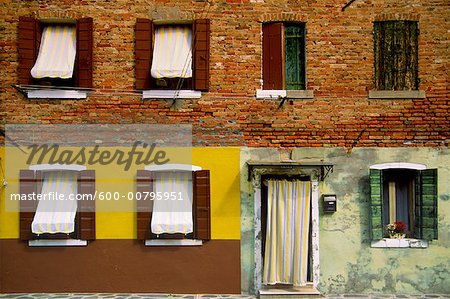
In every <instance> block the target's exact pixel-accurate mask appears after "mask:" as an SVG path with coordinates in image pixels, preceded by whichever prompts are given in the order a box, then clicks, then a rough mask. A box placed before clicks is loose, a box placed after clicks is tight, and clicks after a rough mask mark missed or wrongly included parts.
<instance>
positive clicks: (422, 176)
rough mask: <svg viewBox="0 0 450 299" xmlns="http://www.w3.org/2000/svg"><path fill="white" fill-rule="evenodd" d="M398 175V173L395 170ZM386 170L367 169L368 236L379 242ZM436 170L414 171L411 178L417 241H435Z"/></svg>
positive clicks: (381, 235)
mask: <svg viewBox="0 0 450 299" xmlns="http://www.w3.org/2000/svg"><path fill="white" fill-rule="evenodd" d="M398 170H399V171H401V169H398ZM385 171H386V170H380V169H370V174H369V180H370V236H371V239H372V240H379V239H382V238H383V237H384V236H385V235H386V233H385V223H386V219H385V217H386V216H385V215H386V209H388V208H389V207H388V206H387V205H386V201H387V200H386V198H385V197H386V195H385V194H386V192H384V191H385V190H384V189H385V180H384V176H385V174H386V172H385ZM437 178H438V174H437V169H425V170H416V171H415V174H414V195H413V196H414V198H413V202H414V204H413V205H411V207H410V208H411V209H413V215H414V219H413V221H411V222H412V223H414V230H413V235H412V237H414V238H416V239H425V240H437V238H438V219H437Z"/></svg>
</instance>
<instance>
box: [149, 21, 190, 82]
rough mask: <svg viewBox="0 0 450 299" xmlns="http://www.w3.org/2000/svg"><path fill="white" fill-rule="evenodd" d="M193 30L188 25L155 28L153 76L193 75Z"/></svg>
mask: <svg viewBox="0 0 450 299" xmlns="http://www.w3.org/2000/svg"><path fill="white" fill-rule="evenodd" d="M191 47H192V30H191V29H190V28H189V27H187V26H161V27H159V28H156V30H155V44H154V47H153V61H152V67H151V75H152V77H153V78H191V77H192V48H191Z"/></svg>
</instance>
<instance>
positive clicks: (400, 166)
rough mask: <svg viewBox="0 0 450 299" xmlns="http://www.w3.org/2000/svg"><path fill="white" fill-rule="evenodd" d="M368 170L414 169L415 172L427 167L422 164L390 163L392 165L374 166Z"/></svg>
mask: <svg viewBox="0 0 450 299" xmlns="http://www.w3.org/2000/svg"><path fill="white" fill-rule="evenodd" d="M370 169H379V170H383V169H415V170H424V169H427V166H426V165H424V164H417V163H405V162H392V163H382V164H374V165H371V166H370Z"/></svg>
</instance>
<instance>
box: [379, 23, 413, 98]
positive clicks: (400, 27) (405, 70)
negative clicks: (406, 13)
mask: <svg viewBox="0 0 450 299" xmlns="http://www.w3.org/2000/svg"><path fill="white" fill-rule="evenodd" d="M418 36H419V28H418V22H415V21H377V22H374V48H375V89H376V90H418V87H419V77H418V64H419V59H418Z"/></svg>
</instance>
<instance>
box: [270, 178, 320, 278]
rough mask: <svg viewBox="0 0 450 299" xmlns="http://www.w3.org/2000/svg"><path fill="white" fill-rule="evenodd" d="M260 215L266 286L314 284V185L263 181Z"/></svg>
mask: <svg viewBox="0 0 450 299" xmlns="http://www.w3.org/2000/svg"><path fill="white" fill-rule="evenodd" d="M261 214H262V215H261V216H262V217H261V226H262V227H261V229H262V248H261V250H262V258H263V269H262V270H263V273H262V282H263V285H265V286H267V285H271V286H273V285H289V286H305V285H306V284H307V283H308V282H311V281H312V278H311V266H310V265H311V254H310V252H311V250H310V247H311V246H310V245H311V240H310V239H311V182H310V181H309V180H301V179H300V178H289V177H281V178H280V177H269V178H264V179H263V188H262V206H261Z"/></svg>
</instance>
